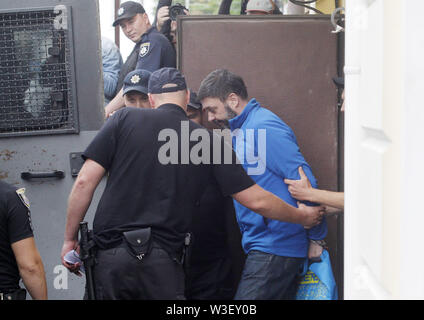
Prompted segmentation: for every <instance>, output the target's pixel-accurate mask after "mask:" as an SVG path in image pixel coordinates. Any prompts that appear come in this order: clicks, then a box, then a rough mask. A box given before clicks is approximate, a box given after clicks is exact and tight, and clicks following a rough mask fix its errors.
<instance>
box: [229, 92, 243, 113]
mask: <svg viewBox="0 0 424 320" xmlns="http://www.w3.org/2000/svg"><path fill="white" fill-rule="evenodd" d="M227 103H228V105H229V106H230V108H231V109H233V110H235V109H236V108H237V107H238V105H239V103H240V99H239V96H238V95H236V94H235V93H234V92H232V93H230V94H229V95H228V97H227Z"/></svg>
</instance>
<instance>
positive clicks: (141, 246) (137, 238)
mask: <svg viewBox="0 0 424 320" xmlns="http://www.w3.org/2000/svg"><path fill="white" fill-rule="evenodd" d="M151 234H152V231H151V228H150V227H148V228H143V229H138V230H132V231H127V232H124V233H123V235H124V239H125V242H126V245H127V248H128V252H129V254H130V255H132V256H134V257H136V258H137V259H138V260H142V259H143V257H144V256H145V255H147V254H148V253H149V251H150V248H151V243H152V241H151Z"/></svg>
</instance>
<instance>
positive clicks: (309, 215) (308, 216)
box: [298, 202, 325, 229]
mask: <svg viewBox="0 0 424 320" xmlns="http://www.w3.org/2000/svg"><path fill="white" fill-rule="evenodd" d="M298 207H299V210H301V211H302V218H301V222H300V224H301V225H303V226H304V227H305V229H310V228H312V227H315V226H316V225H318V224H320V223H321V221H322V217H323V216H324V214H325V208H324V207H323V206H318V207H310V206H307V205H304V204H303V203H300V202H298Z"/></svg>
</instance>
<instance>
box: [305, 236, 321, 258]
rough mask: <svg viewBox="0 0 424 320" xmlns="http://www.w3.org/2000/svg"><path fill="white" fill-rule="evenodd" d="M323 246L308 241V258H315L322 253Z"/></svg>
mask: <svg viewBox="0 0 424 320" xmlns="http://www.w3.org/2000/svg"><path fill="white" fill-rule="evenodd" d="M323 249H324V248H323V247H322V246H321V245H319V244H318V243H316V242H315V241H309V250H308V259H310V260H316V259H318V258H319V257H321V255H322V250H323Z"/></svg>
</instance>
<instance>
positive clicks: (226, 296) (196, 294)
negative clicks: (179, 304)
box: [185, 257, 237, 300]
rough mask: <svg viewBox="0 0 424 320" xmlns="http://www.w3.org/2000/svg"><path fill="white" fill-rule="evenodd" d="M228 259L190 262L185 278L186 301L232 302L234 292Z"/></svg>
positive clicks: (231, 265)
mask: <svg viewBox="0 0 424 320" xmlns="http://www.w3.org/2000/svg"><path fill="white" fill-rule="evenodd" d="M235 276H236V275H235V272H234V268H233V263H232V260H231V259H230V257H222V258H216V259H213V260H210V261H203V262H200V261H198V262H195V263H193V262H191V263H190V268H189V269H188V273H187V276H186V291H185V293H186V297H187V299H188V300H232V299H233V297H234V294H235V292H236V289H237V288H236V287H235Z"/></svg>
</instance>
